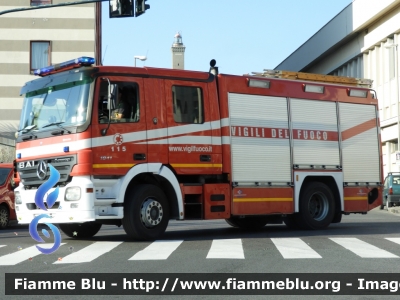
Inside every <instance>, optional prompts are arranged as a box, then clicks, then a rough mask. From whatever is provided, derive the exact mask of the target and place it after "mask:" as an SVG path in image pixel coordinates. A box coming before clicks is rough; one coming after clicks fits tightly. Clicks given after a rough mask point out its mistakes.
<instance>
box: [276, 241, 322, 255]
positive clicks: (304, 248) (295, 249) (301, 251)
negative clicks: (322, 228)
mask: <svg viewBox="0 0 400 300" xmlns="http://www.w3.org/2000/svg"><path fill="white" fill-rule="evenodd" d="M271 241H272V242H273V243H274V244H275V246H276V248H277V249H278V250H279V252H280V253H281V254H282V256H283V258H286V259H293V258H295V259H296V258H322V257H321V255H319V254H318V253H317V252H316V251H315V250H313V249H312V248H311V247H310V246H308V245H307V244H306V243H305V242H304V241H302V240H301V239H299V238H276V239H273V238H271Z"/></svg>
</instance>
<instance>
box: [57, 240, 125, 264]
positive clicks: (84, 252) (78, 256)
mask: <svg viewBox="0 0 400 300" xmlns="http://www.w3.org/2000/svg"><path fill="white" fill-rule="evenodd" d="M120 244H122V242H95V243H93V244H91V245H89V246H87V247H85V248H83V249H81V250H79V251H77V252H74V253H71V254H69V255H67V256H65V257H63V258H62V260H60V261H56V262H54V263H53V264H77V263H85V262H91V261H92V260H95V259H96V258H98V257H99V256H101V255H103V254H105V253H107V252H110V251H111V250H112V249H114V248H115V247H117V246H118V245H120Z"/></svg>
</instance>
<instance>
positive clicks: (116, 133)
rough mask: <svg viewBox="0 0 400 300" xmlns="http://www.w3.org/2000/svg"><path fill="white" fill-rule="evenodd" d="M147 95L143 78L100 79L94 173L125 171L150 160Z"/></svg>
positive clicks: (95, 112)
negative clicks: (120, 112)
mask: <svg viewBox="0 0 400 300" xmlns="http://www.w3.org/2000/svg"><path fill="white" fill-rule="evenodd" d="M108 92H110V93H111V99H110V100H111V101H110V103H109V104H108V103H107V94H108ZM119 98H120V99H119ZM144 98H145V95H144V89H143V79H142V78H130V77H122V76H109V77H107V78H104V77H103V78H98V79H97V83H96V88H95V93H94V101H93V115H92V152H93V153H92V157H93V174H95V175H124V174H126V173H127V172H128V170H129V169H130V168H132V167H133V166H135V165H137V164H141V163H146V162H147V141H146V114H145V105H144ZM122 99H124V101H126V102H127V103H126V105H125V106H123V107H124V109H123V110H124V111H125V113H124V114H123V115H122V117H121V114H120V116H119V117H117V115H118V114H117V113H116V112H117V111H120V110H121V105H120V103H121V100H122ZM103 134H104V135H103Z"/></svg>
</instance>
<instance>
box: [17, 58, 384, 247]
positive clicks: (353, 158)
mask: <svg viewBox="0 0 400 300" xmlns="http://www.w3.org/2000/svg"><path fill="white" fill-rule="evenodd" d="M210 65H211V68H210V71H209V72H195V71H187V70H174V69H161V68H150V67H144V68H136V67H112V66H95V65H94V59H92V58H88V57H81V58H79V59H76V60H71V61H68V62H65V63H62V64H59V65H55V66H50V67H46V68H43V69H40V70H37V71H36V72H35V73H36V74H37V75H39V76H40V77H41V78H38V79H36V80H33V81H31V82H28V83H27V84H26V85H25V86H24V87H23V88H22V90H21V94H22V95H24V97H25V99H24V105H23V110H22V115H21V121H20V128H19V133H18V138H17V144H16V149H17V151H16V156H17V157H16V166H17V170H18V172H19V175H20V178H21V184H20V186H19V187H18V188H17V189H16V211H17V217H18V221H19V223H21V224H28V223H29V222H31V221H32V219H33V218H34V217H35V216H37V215H38V208H37V206H36V204H35V202H34V199H35V193H36V191H37V188H38V187H39V186H40V185H41V184H43V183H44V182H45V181H47V180H48V178H49V175H50V171H49V165H52V166H53V167H54V168H55V169H56V170H57V171H58V172H59V173H60V179H59V181H58V183H57V184H56V185H55V186H54V187H53V189H54V188H56V187H58V188H59V195H58V199H57V201H56V203H55V204H54V205H53V206H52V207H51V208H49V209H48V210H47V212H46V213H47V214H48V215H50V216H51V218H52V219H51V223H53V224H59V227H60V228H61V229H62V231H63V232H64V233H65V234H66V235H68V236H70V237H76V238H87V237H91V236H93V235H95V234H96V233H97V232H98V231H99V229H100V227H101V226H102V224H115V225H118V226H120V225H122V226H123V228H124V229H125V231H126V233H127V234H128V235H129V236H130V237H132V238H134V239H143V240H153V239H157V238H159V237H160V236H162V234H163V233H164V232H165V230H166V228H167V225H168V222H169V220H170V219H176V220H189V219H204V220H209V219H225V220H226V221H227V222H228V223H229V224H230V225H232V226H234V227H239V228H246V229H255V228H260V227H263V226H265V225H266V224H267V223H268V222H276V221H279V220H281V221H282V220H283V221H284V222H285V224H286V225H287V226H289V227H291V228H304V229H322V228H325V227H327V226H328V225H329V224H330V223H338V222H340V221H341V217H342V215H343V214H345V215H346V214H350V213H361V214H366V213H367V212H368V211H369V210H371V209H372V208H374V207H377V206H380V205H381V204H382V182H383V178H382V159H381V144H380V131H379V118H378V100H377V98H376V94H375V92H374V91H373V90H372V89H370V85H371V81H369V80H361V79H356V78H347V77H335V76H325V75H317V74H307V73H299V72H285V71H268V70H265V71H264V72H262V73H252V74H249V75H243V76H234V75H226V74H218V68H217V67H216V66H215V61H214V60H212V61H211V64H210Z"/></svg>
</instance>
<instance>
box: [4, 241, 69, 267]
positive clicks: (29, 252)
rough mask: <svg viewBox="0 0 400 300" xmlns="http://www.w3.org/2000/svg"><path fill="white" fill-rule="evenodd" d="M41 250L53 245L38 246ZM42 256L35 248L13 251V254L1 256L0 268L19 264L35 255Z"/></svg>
mask: <svg viewBox="0 0 400 300" xmlns="http://www.w3.org/2000/svg"><path fill="white" fill-rule="evenodd" d="M64 244H65V243H61V245H60V246H62V245H64ZM38 245H40V247H42V248H48V249H50V248H51V247H52V246H53V245H54V244H38ZM40 254H42V252H40V251H39V250H38V249H37V248H36V246H31V247H28V248H25V249H22V250H18V251H15V252H13V253H10V254H7V255H3V256H1V257H0V266H11V265H16V264H19V263H20V262H23V261H25V260H28V259H29V258H31V257H35V256H37V255H40Z"/></svg>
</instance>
